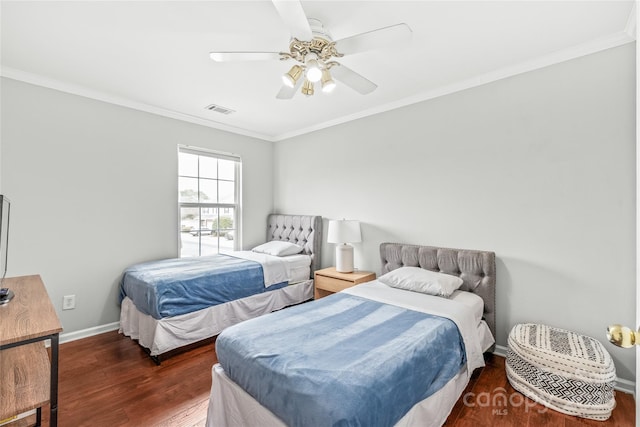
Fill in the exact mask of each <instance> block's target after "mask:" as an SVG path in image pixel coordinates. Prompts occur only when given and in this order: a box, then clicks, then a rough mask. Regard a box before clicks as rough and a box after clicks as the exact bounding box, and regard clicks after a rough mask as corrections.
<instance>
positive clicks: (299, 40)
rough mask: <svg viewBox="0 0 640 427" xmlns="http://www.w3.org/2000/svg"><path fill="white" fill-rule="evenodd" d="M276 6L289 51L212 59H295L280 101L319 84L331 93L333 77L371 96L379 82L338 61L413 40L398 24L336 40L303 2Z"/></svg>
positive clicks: (279, 1) (276, 0)
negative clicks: (307, 11)
mask: <svg viewBox="0 0 640 427" xmlns="http://www.w3.org/2000/svg"><path fill="white" fill-rule="evenodd" d="M273 4H274V6H275V7H276V10H277V11H278V14H279V15H280V17H281V18H282V20H283V21H284V22H285V24H286V25H287V27H288V28H289V32H290V34H291V42H290V43H289V51H288V52H211V53H210V56H211V59H213V60H214V61H216V62H228V61H262V60H274V59H278V60H282V61H286V60H290V59H292V60H294V61H295V62H296V63H295V64H294V65H293V66H292V67H291V69H290V70H289V71H288V72H287V73H286V74H284V75H283V76H282V82H283V85H282V88H281V89H280V91H279V92H278V94H277V95H276V98H278V99H291V98H293V96H294V94H295V92H296V91H297V90H298V88H300V86H302V90H301V91H302V93H303V94H304V95H307V96H310V95H313V93H314V91H315V83H318V82H320V84H321V87H322V91H323V92H326V93H328V92H331V91H332V90H333V89H334V88H335V86H336V83H335V81H334V80H333V78H335V79H336V80H338V81H340V82H341V83H343V84H345V85H346V86H348V87H350V88H352V89H353V90H355V91H356V92H358V93H361V94H363V95H366V94H368V93H371V92H373V91H374V90H375V89H376V88H377V87H378V86H377V85H376V84H375V83H373V82H372V81H370V80H368V79H367V78H366V77H364V76H362V75H360V74H358V73H356V72H355V71H353V70H351V69H350V68H348V67H346V66H345V65H342V64H341V63H340V62H338V61H336V59H338V58H341V57H343V56H344V55H349V54H352V53H360V52H365V51H368V50H372V49H379V48H384V47H390V46H398V45H401V44H403V43H406V42H408V41H409V40H411V33H412V32H411V28H409V26H408V25H407V24H396V25H391V26H389V27H383V28H379V29H377V30H373V31H368V32H366V33H361V34H356V35H354V36H350V37H346V38H343V39H340V40H336V41H333V40H332V39H331V36H329V33H328V32H327V31H325V29H324V27H323V26H322V23H321V22H320V21H319V20H317V19H313V18H307V16H306V14H305V13H304V10H303V9H302V4H301V3H300V1H299V0H294V1H292V0H273Z"/></svg>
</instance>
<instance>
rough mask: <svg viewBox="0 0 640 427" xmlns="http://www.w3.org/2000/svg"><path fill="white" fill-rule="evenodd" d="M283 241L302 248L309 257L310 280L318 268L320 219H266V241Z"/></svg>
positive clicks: (280, 216)
mask: <svg viewBox="0 0 640 427" xmlns="http://www.w3.org/2000/svg"><path fill="white" fill-rule="evenodd" d="M271 240H283V241H285V242H291V243H295V244H297V245H300V246H302V247H304V251H302V253H304V254H307V255H310V256H311V278H313V273H314V272H315V271H316V270H317V269H319V268H320V254H321V253H322V217H321V216H319V215H318V216H315V215H314V216H311V215H280V214H271V215H269V217H268V218H267V241H268V242H270V241H271Z"/></svg>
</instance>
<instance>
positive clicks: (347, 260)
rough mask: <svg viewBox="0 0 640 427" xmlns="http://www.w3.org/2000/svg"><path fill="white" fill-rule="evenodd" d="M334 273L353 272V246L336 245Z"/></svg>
mask: <svg viewBox="0 0 640 427" xmlns="http://www.w3.org/2000/svg"><path fill="white" fill-rule="evenodd" d="M336 271H337V272H338V273H352V272H353V246H351V245H347V244H346V243H345V244H344V245H336Z"/></svg>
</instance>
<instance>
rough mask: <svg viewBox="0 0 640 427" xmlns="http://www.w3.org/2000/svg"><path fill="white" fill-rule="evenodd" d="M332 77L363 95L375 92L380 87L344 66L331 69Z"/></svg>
mask: <svg viewBox="0 0 640 427" xmlns="http://www.w3.org/2000/svg"><path fill="white" fill-rule="evenodd" d="M331 75H332V76H333V77H335V78H336V79H337V80H340V81H341V82H342V83H344V84H345V85H347V86H349V87H350V88H351V89H353V90H355V91H356V92H358V93H361V94H363V95H366V94H368V93H371V92H373V91H374V90H376V88H377V87H378V85H377V84H375V83H373V82H372V81H371V80H369V79H367V78H366V77H364V76H362V75H360V74H358V73H356V72H355V71H353V70H352V69H351V68H348V67H345V66H344V65H342V64H338V65H337V66H335V67H331Z"/></svg>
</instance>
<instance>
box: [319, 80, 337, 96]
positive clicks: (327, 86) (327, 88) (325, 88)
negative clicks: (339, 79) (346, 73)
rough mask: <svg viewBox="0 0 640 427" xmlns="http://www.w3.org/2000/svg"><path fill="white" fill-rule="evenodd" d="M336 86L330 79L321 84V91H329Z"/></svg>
mask: <svg viewBox="0 0 640 427" xmlns="http://www.w3.org/2000/svg"><path fill="white" fill-rule="evenodd" d="M335 88H336V82H334V81H333V80H331V81H330V82H327V83H324V84H323V85H322V91H323V92H324V93H331V92H333V90H334V89H335Z"/></svg>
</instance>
